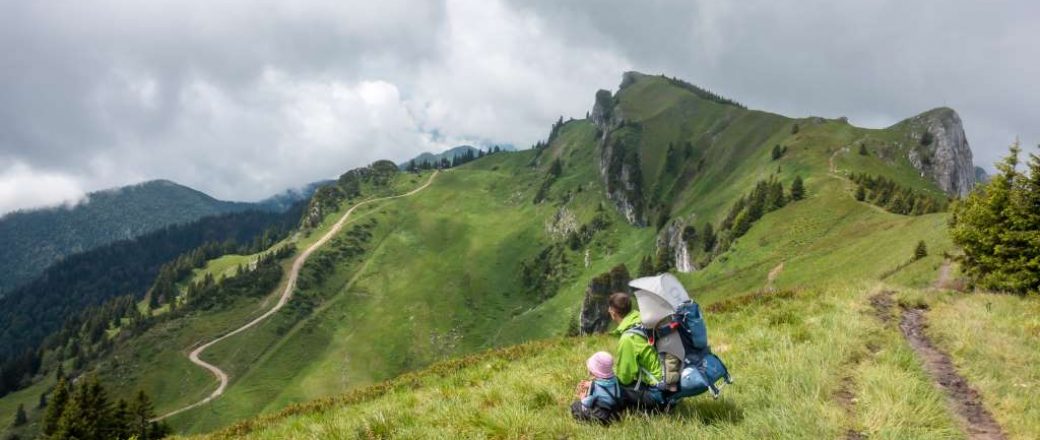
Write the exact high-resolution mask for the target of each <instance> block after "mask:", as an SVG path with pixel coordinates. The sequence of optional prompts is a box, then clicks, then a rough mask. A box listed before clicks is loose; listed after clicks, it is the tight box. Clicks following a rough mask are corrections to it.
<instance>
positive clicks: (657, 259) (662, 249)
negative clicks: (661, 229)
mask: <svg viewBox="0 0 1040 440" xmlns="http://www.w3.org/2000/svg"><path fill="white" fill-rule="evenodd" d="M673 263H674V261H673V260H672V250H671V249H670V248H669V246H668V243H662V245H661V246H658V247H657V255H655V256H654V272H656V273H665V272H668V270H669V269H671V268H672V264H673Z"/></svg>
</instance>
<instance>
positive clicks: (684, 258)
mask: <svg viewBox="0 0 1040 440" xmlns="http://www.w3.org/2000/svg"><path fill="white" fill-rule="evenodd" d="M688 226H690V223H689V222H687V221H686V220H685V219H681V218H679V219H674V220H672V221H670V222H668V225H667V226H665V228H664V229H662V230H661V233H660V234H659V235H658V236H657V248H658V249H661V248H662V247H664V249H667V251H668V254H669V258H670V259H671V260H672V267H674V268H675V270H676V272H680V273H690V272H693V271H695V270H697V266H696V265H695V264H694V263H693V258H692V257H691V255H690V246H689V243H688V238H689V237H687V232H686V231H687V227H688Z"/></svg>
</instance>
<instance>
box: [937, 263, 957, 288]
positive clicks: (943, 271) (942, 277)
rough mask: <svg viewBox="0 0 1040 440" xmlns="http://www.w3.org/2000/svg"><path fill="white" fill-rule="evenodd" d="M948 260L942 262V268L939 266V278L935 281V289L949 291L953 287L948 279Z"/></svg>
mask: <svg viewBox="0 0 1040 440" xmlns="http://www.w3.org/2000/svg"><path fill="white" fill-rule="evenodd" d="M950 266H951V264H950V260H949V259H947V260H943V262H942V266H939V278H938V279H936V280H935V285H934V286H933V287H935V288H936V289H949V288H951V287H952V286H953V284H952V282H951V281H952V280H951V279H950Z"/></svg>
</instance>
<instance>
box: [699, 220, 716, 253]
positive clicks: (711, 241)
mask: <svg viewBox="0 0 1040 440" xmlns="http://www.w3.org/2000/svg"><path fill="white" fill-rule="evenodd" d="M701 230H702V231H703V232H702V233H701V239H702V242H703V243H704V252H711V251H712V250H713V249H715V241H716V240H717V238H718V237H716V236H715V228H713V227H712V226H711V223H707V224H705V225H704V227H703V228H701Z"/></svg>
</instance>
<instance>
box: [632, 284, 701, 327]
mask: <svg viewBox="0 0 1040 440" xmlns="http://www.w3.org/2000/svg"><path fill="white" fill-rule="evenodd" d="M628 285H629V286H632V287H633V288H635V289H636V302H637V303H638V304H639V316H640V318H642V321H643V326H645V327H647V328H651V329H652V328H657V327H658V326H659V325H660V324H661V323H662V321H664V320H666V319H670V318H671V316H672V314H673V313H675V309H676V308H677V307H679V305H680V304H682V303H684V302H686V301H689V300H690V294H689V293H687V292H686V288H685V287H683V285H682V283H680V282H679V280H678V279H676V278H675V276H674V275H672V274H670V273H663V274H660V275H657V276H652V277H643V278H636V279H634V280H632V281H630V282H629V283H628Z"/></svg>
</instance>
